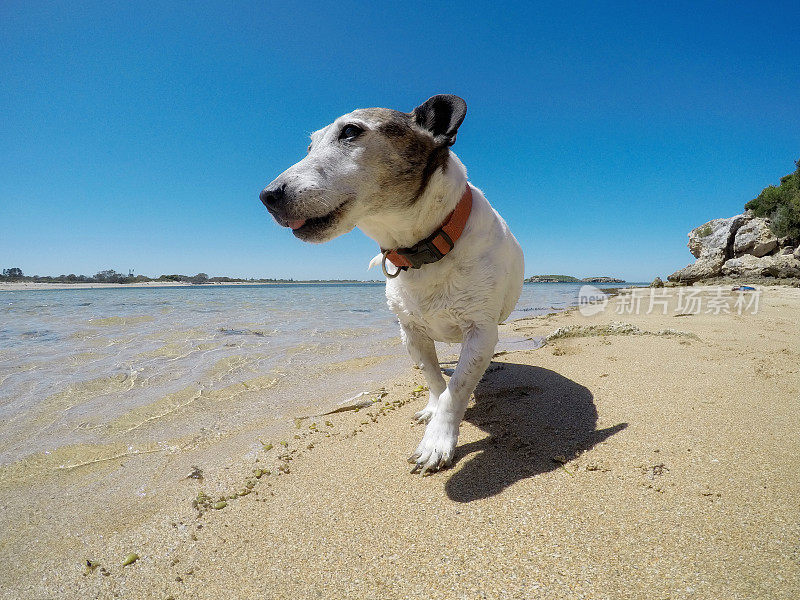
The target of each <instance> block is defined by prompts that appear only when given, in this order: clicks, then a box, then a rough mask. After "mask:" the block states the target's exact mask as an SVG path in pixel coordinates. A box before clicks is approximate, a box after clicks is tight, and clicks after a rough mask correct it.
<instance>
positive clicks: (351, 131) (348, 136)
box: [339, 125, 364, 140]
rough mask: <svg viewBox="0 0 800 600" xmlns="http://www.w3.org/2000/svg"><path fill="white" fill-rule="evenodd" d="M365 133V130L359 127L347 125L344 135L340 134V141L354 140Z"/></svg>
mask: <svg viewBox="0 0 800 600" xmlns="http://www.w3.org/2000/svg"><path fill="white" fill-rule="evenodd" d="M362 133H364V130H363V129H361V127H359V126H358V125H345V126H344V127H343V128H342V133H340V134H339V139H340V140H353V139H355V138H357V137H358V136H359V135H361V134H362Z"/></svg>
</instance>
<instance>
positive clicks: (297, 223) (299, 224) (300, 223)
mask: <svg viewBox="0 0 800 600" xmlns="http://www.w3.org/2000/svg"><path fill="white" fill-rule="evenodd" d="M305 224H306V220H305V219H301V220H300V221H289V222H288V223H286V226H287V227H289V228H291V229H292V230H295V229H300V228H301V227H302V226H303V225H305Z"/></svg>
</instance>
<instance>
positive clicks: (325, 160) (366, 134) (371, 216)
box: [260, 95, 523, 474]
mask: <svg viewBox="0 0 800 600" xmlns="http://www.w3.org/2000/svg"><path fill="white" fill-rule="evenodd" d="M466 112H467V105H466V103H465V102H464V101H463V100H462V99H461V98H459V97H457V96H451V95H439V96H434V97H432V98H430V99H429V100H428V101H426V102H425V103H424V104H422V105H421V106H418V107H417V108H415V109H414V110H413V111H412V112H411V113H403V112H399V111H395V110H390V109H386V108H366V109H360V110H356V111H353V112H351V113H349V114H346V115H344V116H342V117H339V118H338V119H336V120H335V121H334V122H333V123H331V124H330V125H328V126H327V127H325V128H323V129H320V130H319V131H316V132H314V133H313V134H312V135H311V144H310V145H309V146H308V155H307V156H306V157H305V158H304V159H303V160H301V161H300V162H298V163H297V164H295V165H294V166H292V167H290V168H289V169H287V170H286V171H284V172H283V173H281V174H280V175H279V176H278V177H277V178H276V179H275V180H274V181H273V182H272V183H270V184H269V185H268V186H267V187H266V188H265V189H264V190H263V191H262V192H261V196H260V197H261V201H262V202H263V203H264V205H265V206H266V207H267V209H268V210H269V212H270V213H272V216H273V217H274V218H275V220H276V221H277V222H278V223H279V224H280V225H283V226H285V227H289V228H291V229H292V232H293V233H294V235H295V236H296V237H298V238H300V239H301V240H304V241H307V242H315V243H320V242H326V241H328V240H330V239H333V238H334V237H336V236H339V235H342V234H343V233H347V232H349V231H351V230H352V229H353V228H354V227H358V228H359V229H361V231H363V232H364V233H365V234H367V235H368V236H369V237H371V238H372V239H373V240H375V241H376V242H377V243H378V244H379V245H380V247H381V249H382V255H378V256H377V257H375V259H373V262H372V263H371V264H370V266H373V265H374V264H377V263H378V262H381V261H382V264H383V269H384V273H385V274H386V276H387V281H386V297H387V299H388V303H389V307H390V308H391V309H392V310H393V311H394V312H395V313H396V314H397V316H398V319H399V321H400V328H401V334H402V337H403V341H404V342H405V344H406V347H407V348H408V352H409V354H410V355H411V358H412V359H413V360H414V362H416V363H417V364H418V365H419V366H420V367H421V368H422V370H423V372H424V374H425V379H426V380H427V382H428V388H429V389H430V397H429V400H428V404H427V406H426V407H425V408H424V409H423V410H421V411H420V412H418V413H417V414H416V415H415V417H416V419H417V420H419V421H422V422H427V424H428V425H427V427H426V429H425V435H424V436H423V437H422V441H421V442H420V444H419V446H418V447H417V449H416V451H415V452H414V454H412V455H411V457H410V458H409V461H410V462H412V463H415V467H414V471H421V472H422V473H423V474H424V473H425V472H427V471H436V470H438V469H439V468H441V467H444V466H447V465H448V464H450V462H451V461H452V459H453V453H454V450H455V447H456V443H457V441H458V428H459V424H460V422H461V419H462V418H463V416H464V411H465V410H466V407H467V403H468V401H469V398H470V395H471V394H472V392H473V391H474V389H475V386H476V385H477V384H478V382H479V381H480V378H481V377H482V376H483V373H484V372H485V370H486V368H487V367H488V366H489V362H490V361H491V358H492V355H493V353H494V347H495V345H496V344H497V325H498V324H499V323H501V322H502V321H504V320H505V319H506V318H507V317H508V315H509V313H511V311H512V310H513V308H514V305H515V304H516V302H517V300H518V298H519V295H520V292H521V290H522V279H523V256H522V249H521V248H520V246H519V244H518V243H517V240H516V239H515V238H514V236H513V235H512V234H511V231H509V229H508V226H507V225H506V223H505V221H503V219H502V217H500V215H499V214H498V213H497V211H495V210H494V209H493V208H492V207H491V205H490V204H489V202H488V201H487V200H486V198H485V197H484V195H483V193H481V191H480V190H479V189H478V188H476V187H474V186H472V185H471V184H469V183H468V182H467V172H466V169H465V168H464V165H463V164H461V161H460V160H459V159H458V157H456V155H455V154H453V153H452V152H451V151H450V146H452V145H453V143H454V142H455V141H456V134H457V132H458V128H459V126H460V125H461V122H462V121H463V120H464V116H465V115H466ZM387 261H388V262H389V263H391V264H390V265H387ZM434 340H438V341H442V342H450V343H454V342H461V344H462V346H461V355H460V357H459V359H458V365H457V367H456V369H455V371H454V373H453V375H452V377H451V378H450V381H449V382H448V383H445V380H444V378H443V377H442V373H441V370H440V368H439V361H438V358H437V356H436V348H435V347H434Z"/></svg>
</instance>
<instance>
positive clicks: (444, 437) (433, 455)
mask: <svg viewBox="0 0 800 600" xmlns="http://www.w3.org/2000/svg"><path fill="white" fill-rule="evenodd" d="M457 442H458V423H450V422H449V420H448V419H446V418H441V416H440V415H436V414H434V416H433V418H432V419H431V422H430V423H428V426H427V427H426V428H425V435H423V436H422V441H421V442H420V443H419V446H417V451H416V452H414V454H412V455H411V456H410V457H409V458H408V462H410V463H415V464H414V468H413V469H411V472H412V473H416V472H417V471H419V472H420V473H421V474H422V475H425V473H428V472H431V473H432V472H435V471H438V470H439V469H441V468H444V467H446V466H448V465H449V464H450V463H451V462H452V461H453V454H454V452H455V449H456V443H457Z"/></svg>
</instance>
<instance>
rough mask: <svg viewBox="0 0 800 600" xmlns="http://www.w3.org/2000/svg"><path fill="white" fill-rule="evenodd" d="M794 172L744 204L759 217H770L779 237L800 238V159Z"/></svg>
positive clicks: (772, 226)
mask: <svg viewBox="0 0 800 600" xmlns="http://www.w3.org/2000/svg"><path fill="white" fill-rule="evenodd" d="M794 164H795V167H797V168H796V169H795V171H794V173H789V174H788V175H784V176H783V177H781V183H780V185H778V186H777V187H776V186H774V185H770V186H767V187H765V188H764V189H763V190H762V191H761V193H760V194H759V195H758V197H756V198H753V199H752V200H750V202H748V203H747V204H745V205H744V207H745V208H746V209H748V210H752V211H753V212H754V213H755V215H756V216H757V217H766V218H768V219H770V221H771V223H770V229H772V231H773V233H775V235H777V236H778V237H784V236H788V237H790V238H793V239H795V240H797V239H800V160H796V161H795V163H794Z"/></svg>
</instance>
